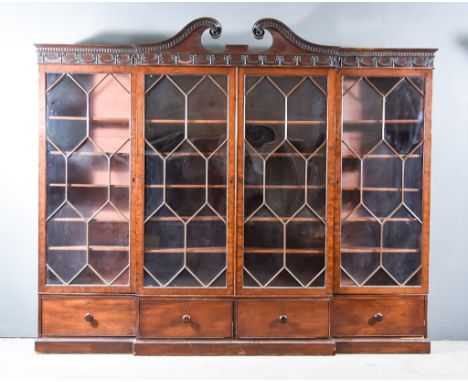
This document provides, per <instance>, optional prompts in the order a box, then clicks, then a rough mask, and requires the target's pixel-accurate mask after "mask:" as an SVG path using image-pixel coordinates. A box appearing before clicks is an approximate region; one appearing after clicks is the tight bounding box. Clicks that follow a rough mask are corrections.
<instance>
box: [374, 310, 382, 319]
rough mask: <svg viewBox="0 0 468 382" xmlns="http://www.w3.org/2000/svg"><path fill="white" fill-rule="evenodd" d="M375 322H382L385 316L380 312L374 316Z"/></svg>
mask: <svg viewBox="0 0 468 382" xmlns="http://www.w3.org/2000/svg"><path fill="white" fill-rule="evenodd" d="M374 320H376V321H382V320H383V314H382V313H380V312H378V313H376V314H374Z"/></svg>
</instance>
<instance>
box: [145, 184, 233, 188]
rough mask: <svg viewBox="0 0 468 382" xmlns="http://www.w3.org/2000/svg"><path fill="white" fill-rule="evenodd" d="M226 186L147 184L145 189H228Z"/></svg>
mask: <svg viewBox="0 0 468 382" xmlns="http://www.w3.org/2000/svg"><path fill="white" fill-rule="evenodd" d="M226 187H227V186H226V185H225V184H209V185H205V184H166V185H164V184H145V188H226Z"/></svg>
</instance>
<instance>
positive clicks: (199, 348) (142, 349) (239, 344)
mask: <svg viewBox="0 0 468 382" xmlns="http://www.w3.org/2000/svg"><path fill="white" fill-rule="evenodd" d="M334 353H335V344H334V342H333V341H332V340H313V341H307V340H301V341H293V340H288V341H279V340H269V341H262V340H256V341H245V340H244V341H242V340H213V341H179V340H166V341H164V340H137V341H136V342H135V355H205V356H221V355H333V354H334Z"/></svg>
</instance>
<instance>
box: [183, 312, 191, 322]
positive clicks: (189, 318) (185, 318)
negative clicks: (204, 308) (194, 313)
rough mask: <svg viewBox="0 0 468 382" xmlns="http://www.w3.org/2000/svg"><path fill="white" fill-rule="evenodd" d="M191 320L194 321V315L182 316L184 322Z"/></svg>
mask: <svg viewBox="0 0 468 382" xmlns="http://www.w3.org/2000/svg"><path fill="white" fill-rule="evenodd" d="M191 321H192V317H190V314H184V315H183V316H182V322H185V323H186V324H188V323H189V322H191Z"/></svg>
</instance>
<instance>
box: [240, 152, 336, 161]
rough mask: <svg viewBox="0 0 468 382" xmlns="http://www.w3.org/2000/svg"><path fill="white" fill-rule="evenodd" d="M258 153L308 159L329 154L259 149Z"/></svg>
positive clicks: (263, 155)
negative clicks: (275, 151) (270, 151)
mask: <svg viewBox="0 0 468 382" xmlns="http://www.w3.org/2000/svg"><path fill="white" fill-rule="evenodd" d="M258 154H259V155H261V156H262V157H266V156H268V157H300V158H302V157H303V156H304V157H306V158H307V159H309V157H310V158H311V159H312V158H316V157H317V158H320V157H324V156H326V155H327V154H326V153H317V154H314V155H312V153H301V154H299V153H295V152H293V153H269V152H262V151H258ZM311 155H312V156H311ZM244 156H245V154H244Z"/></svg>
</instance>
